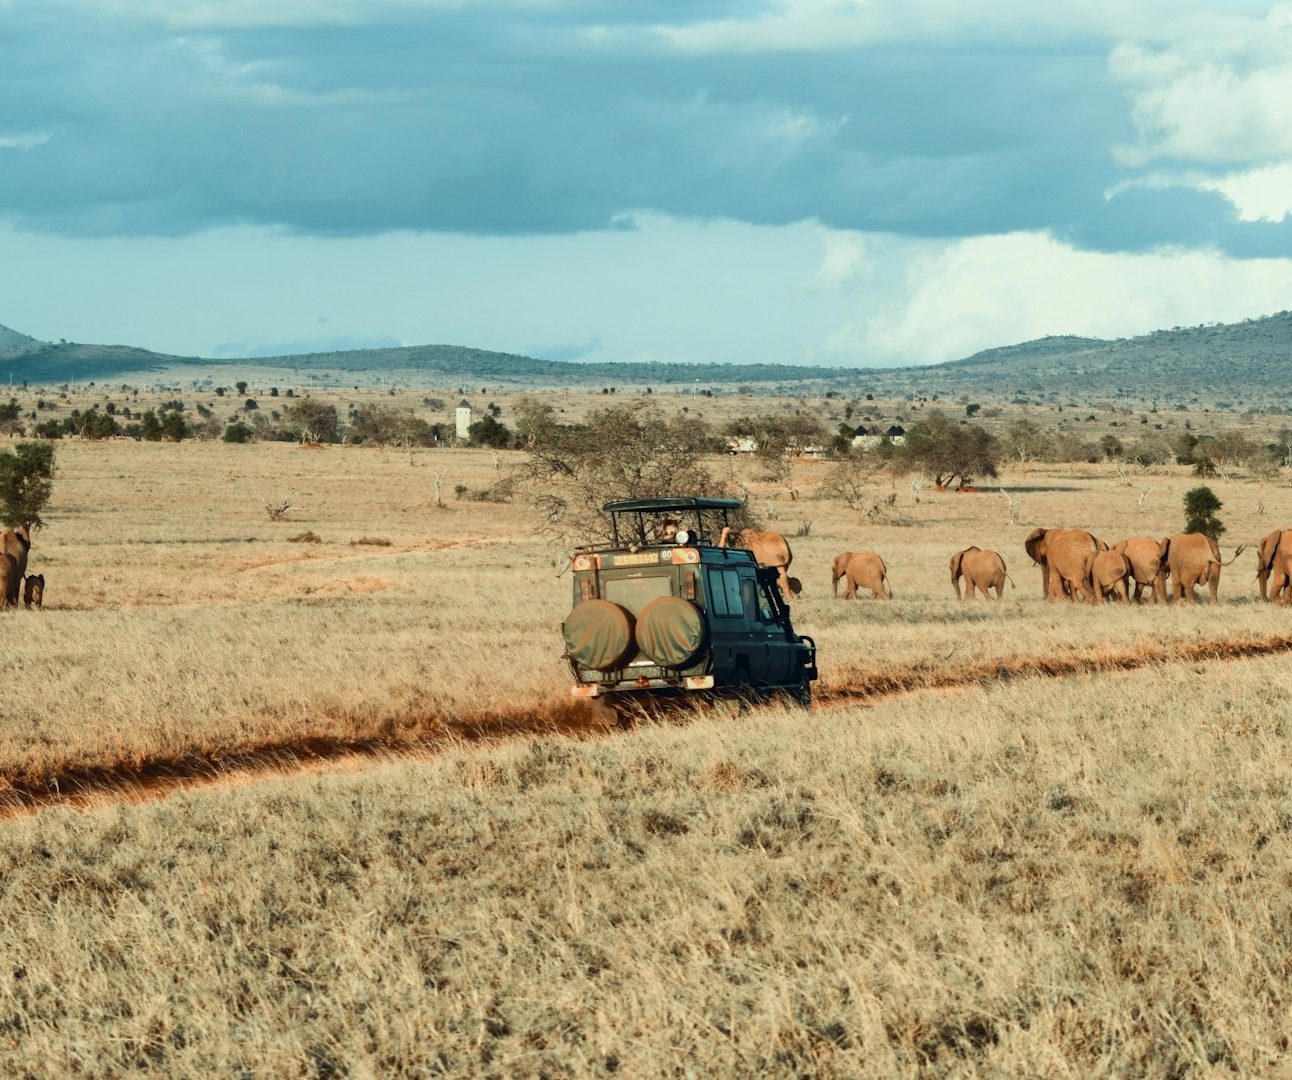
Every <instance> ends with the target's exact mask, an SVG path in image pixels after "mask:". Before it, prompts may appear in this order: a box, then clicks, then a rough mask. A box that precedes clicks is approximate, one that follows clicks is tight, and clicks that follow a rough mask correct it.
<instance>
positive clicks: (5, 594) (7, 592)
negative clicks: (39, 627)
mask: <svg viewBox="0 0 1292 1080" xmlns="http://www.w3.org/2000/svg"><path fill="white" fill-rule="evenodd" d="M30 551H31V530H30V529H29V528H28V527H27V526H26V525H20V526H18V528H16V529H6V530H5V531H4V532H2V533H0V608H7V607H17V606H18V596H19V593H20V592H21V594H22V599H23V603H24V604H25V605H26V606H27V607H29V608H31V607H36V608H39V607H41V606H42V605H43V604H44V602H45V575H44V574H28V573H27V554H28V552H30Z"/></svg>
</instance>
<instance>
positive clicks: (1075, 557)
mask: <svg viewBox="0 0 1292 1080" xmlns="http://www.w3.org/2000/svg"><path fill="white" fill-rule="evenodd" d="M1274 535H1275V536H1278V535H1281V534H1274ZM1290 535H1292V534H1290ZM1267 539H1268V538H1267ZM1023 547H1024V548H1025V549H1026V551H1027V554H1028V556H1029V557H1030V558H1031V560H1032V561H1033V562H1034V563H1036V564H1037V565H1038V566H1039V567H1040V568H1041V581H1042V591H1043V595H1044V596H1045V598H1046V599H1047V600H1062V599H1074V600H1075V599H1082V600H1088V601H1090V602H1092V603H1093V602H1094V601H1097V600H1105V599H1113V600H1131V599H1133V600H1135V602H1136V603H1142V602H1143V596H1144V592H1145V590H1148V591H1149V593H1150V595H1151V596H1152V599H1153V603H1155V604H1157V603H1163V604H1164V603H1166V601H1167V591H1166V585H1167V579H1168V578H1170V579H1171V581H1172V584H1173V589H1174V593H1175V600H1176V601H1177V602H1181V603H1192V602H1193V601H1194V600H1196V599H1197V595H1196V593H1195V591H1194V590H1195V589H1197V588H1198V587H1199V586H1202V585H1205V586H1206V587H1207V588H1208V590H1209V591H1210V593H1211V602H1212V603H1213V604H1214V603H1215V602H1216V600H1217V594H1218V592H1219V590H1220V571H1221V568H1222V567H1225V566H1228V565H1230V563H1232V562H1233V561H1234V559H1237V558H1238V556H1239V555H1241V554H1242V553H1243V551H1244V550H1246V545H1242V544H1240V545H1239V546H1238V549H1237V550H1236V551H1235V552H1234V554H1233V557H1232V558H1230V559H1229V560H1228V561H1227V562H1226V561H1225V560H1223V559H1222V558H1221V555H1220V546H1219V545H1218V544H1217V543H1216V541H1215V540H1213V539H1212V538H1211V537H1210V536H1207V535H1205V534H1203V533H1177V534H1176V535H1175V536H1168V537H1166V538H1165V539H1163V540H1158V539H1156V538H1155V537H1151V536H1141V537H1136V538H1135V539H1131V540H1122V541H1119V542H1118V543H1116V544H1114V545H1112V547H1109V546H1108V545H1107V544H1105V543H1104V542H1103V541H1102V540H1100V539H1098V538H1097V537H1095V536H1092V535H1091V534H1090V533H1088V532H1086V531H1085V530H1084V529H1033V530H1032V531H1031V532H1030V533H1029V534H1028V536H1027V539H1026V540H1024V541H1023ZM1132 587H1133V588H1134V594H1133V596H1132V594H1131V588H1132ZM1261 592H1262V596H1263V595H1264V587H1262V590H1261Z"/></svg>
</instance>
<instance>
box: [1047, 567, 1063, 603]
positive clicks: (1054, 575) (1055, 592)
mask: <svg viewBox="0 0 1292 1080" xmlns="http://www.w3.org/2000/svg"><path fill="white" fill-rule="evenodd" d="M1049 571H1050V584H1049V587H1048V588H1047V589H1046V592H1045V598H1046V599H1047V600H1063V599H1066V594H1065V593H1064V590H1063V578H1062V577H1061V576H1060V574H1059V571H1058V570H1057V569H1056V568H1055V567H1053V566H1051V567H1050V568H1049Z"/></svg>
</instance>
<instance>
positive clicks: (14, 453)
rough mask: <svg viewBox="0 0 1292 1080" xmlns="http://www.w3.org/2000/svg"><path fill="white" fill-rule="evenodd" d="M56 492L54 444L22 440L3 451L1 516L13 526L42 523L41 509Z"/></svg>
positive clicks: (0, 484)
mask: <svg viewBox="0 0 1292 1080" xmlns="http://www.w3.org/2000/svg"><path fill="white" fill-rule="evenodd" d="M53 493H54V447H53V445H52V444H50V443H43V442H20V443H17V444H16V445H15V446H14V448H13V449H12V450H0V518H3V520H4V524H5V525H6V526H9V527H11V528H17V527H18V526H21V525H26V526H27V527H28V528H29V529H30V528H34V527H35V526H37V525H43V524H44V521H43V520H42V519H41V516H40V512H41V511H42V510H43V509H44V508H45V504H46V503H47V502H49V497H50V496H51V495H52V494H53Z"/></svg>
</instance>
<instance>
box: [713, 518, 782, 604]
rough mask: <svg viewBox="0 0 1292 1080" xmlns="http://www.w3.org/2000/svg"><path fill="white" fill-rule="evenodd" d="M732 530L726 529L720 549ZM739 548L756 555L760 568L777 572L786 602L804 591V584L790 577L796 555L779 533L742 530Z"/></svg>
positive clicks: (738, 536)
mask: <svg viewBox="0 0 1292 1080" xmlns="http://www.w3.org/2000/svg"><path fill="white" fill-rule="evenodd" d="M729 538H730V530H729V529H726V528H724V529H723V530H722V537H721V539H720V540H719V541H718V546H719V547H726V546H727V542H728V540H729ZM736 539H737V540H738V541H739V543H738V544H737V546H738V547H743V548H748V549H749V550H750V551H752V552H753V553H754V561H755V562H756V563H758V565H759V566H770V567H773V568H775V570H776V584H777V585H778V586H780V590H781V595H782V596H784V597H785V602H786V603H789V601H791V600H793V599H794V597H796V596H798V594H799V593H801V592H802V591H803V583H802V582H801V581H799V579H798V578H796V577H790V576H789V568H790V563H792V562H793V561H794V553H793V552H792V551H791V550H790V545H789V541H788V540H786V539H785V537H784V536H782V535H781V534H780V533H778V532H764V531H762V530H761V529H741V530H740V532H739V533H737V534H736Z"/></svg>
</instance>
